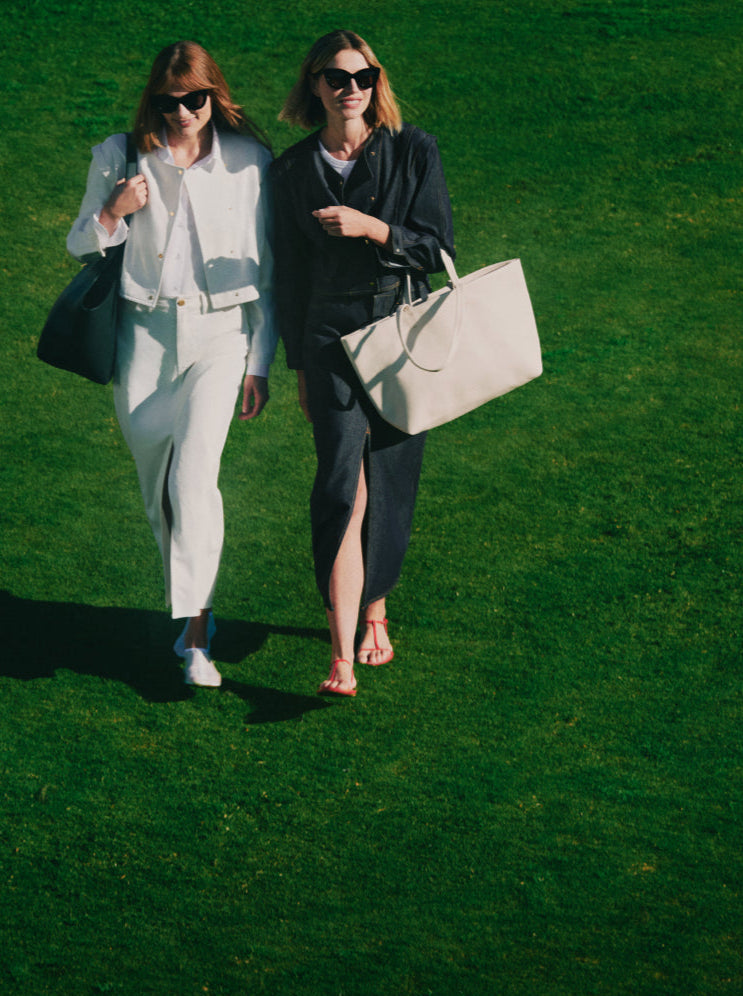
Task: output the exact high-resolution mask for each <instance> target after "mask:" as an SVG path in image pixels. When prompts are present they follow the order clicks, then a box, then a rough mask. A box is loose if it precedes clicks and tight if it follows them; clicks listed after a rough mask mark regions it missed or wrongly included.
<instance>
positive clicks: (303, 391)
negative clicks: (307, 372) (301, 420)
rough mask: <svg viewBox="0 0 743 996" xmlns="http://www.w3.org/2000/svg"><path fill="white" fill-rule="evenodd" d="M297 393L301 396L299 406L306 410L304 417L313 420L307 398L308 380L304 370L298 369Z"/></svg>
mask: <svg viewBox="0 0 743 996" xmlns="http://www.w3.org/2000/svg"><path fill="white" fill-rule="evenodd" d="M297 394H298V396H299V407H300V408H301V409H302V411H303V412H304V417H305V418H306V419H307V421H308V422H311V421H312V416H311V415H310V405H309V401H308V400H307V381H306V379H305V376H304V370H297Z"/></svg>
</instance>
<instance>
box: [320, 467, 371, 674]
mask: <svg viewBox="0 0 743 996" xmlns="http://www.w3.org/2000/svg"><path fill="white" fill-rule="evenodd" d="M366 501H367V490H366V475H365V473H364V467H363V464H362V467H361V472H360V473H359V483H358V486H357V488H356V500H355V501H354V506H353V511H352V512H351V519H350V522H349V523H348V528H347V529H346V534H345V536H344V537H343V540H342V542H341V546H340V549H339V551H338V556H337V557H336V558H335V563H334V564H333V570H332V572H331V575H330V601H331V602H332V604H333V606H334V609H333V611H332V612H331V611H330V610H329V609H328V610H327V616H328V625H329V626H330V640H331V643H332V646H333V660H334V661H337V660H341V661H343V662H344V663H341V664H339V665H338V666H337V667H336V671H335V677H334V678H333V680H332V681H331V680H330V679H328V680H327V681H324V682H323V683H322V685H321V686H320V688H335V689H344V690H350V689H351V688H353V687H354V684H355V680H354V677H353V651H354V640H355V638H356V624H357V622H358V618H359V605H360V604H361V592H362V591H363V587H364V556H363V551H362V546H361V527H362V525H363V522H364V515H365V514H366Z"/></svg>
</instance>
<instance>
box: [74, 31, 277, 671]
mask: <svg viewBox="0 0 743 996" xmlns="http://www.w3.org/2000/svg"><path fill="white" fill-rule="evenodd" d="M133 135H134V139H135V142H136V145H137V149H138V162H137V170H138V171H137V174H136V175H135V176H134V177H132V178H131V179H127V178H126V147H127V142H126V136H125V135H123V134H118V135H112V136H111V137H110V138H108V139H106V141H105V142H103V143H102V144H101V145H97V146H96V147H95V148H94V149H93V160H92V163H91V166H90V170H89V174H88V184H87V189H86V191H85V196H84V198H83V202H82V206H81V208H80V214H79V217H78V218H77V220H76V221H75V224H74V225H73V226H72V230H71V231H70V234H69V236H68V238H67V247H68V249H69V251H70V252H71V253H72V254H73V255H74V256H76V257H77V258H78V259H82V260H87V259H92V258H95V257H96V256H97V255H99V254H105V252H106V251H107V249H108V248H110V247H112V246H115V245H118V244H120V243H122V242H125V243H126V245H125V250H124V259H123V265H122V273H121V284H120V296H121V307H120V309H119V312H120V317H119V326H118V330H117V362H116V372H115V376H114V403H115V407H116V414H117V416H118V420H119V424H120V426H121V430H122V433H123V435H124V438H125V440H126V442H127V444H128V446H129V448H130V450H131V452H132V455H133V457H134V460H135V463H136V467H137V473H138V476H139V482H140V486H141V490H142V495H143V497H144V502H145V509H146V512H147V516H148V519H149V522H150V525H151V527H152V531H153V533H154V535H155V539H156V540H157V543H158V546H159V549H160V553H161V555H162V561H163V569H164V575H165V591H166V601H167V603H168V604H170V605H171V607H172V615H173V618H175V619H177V618H181V619H185V620H186V621H185V627H184V629H183V632H182V633H181V634H180V636H179V637H178V639H177V640H176V642H175V647H174V649H175V651H176V653H177V654H178V655H179V656H181V657H182V658H183V659H184V660H185V680H186V682H187V683H188V684H193V685H204V686H210V687H215V686H217V685H219V684H220V683H221V676H220V674H219V672H218V670H217V669H216V667H215V665H214V662H213V661H212V659H211V657H210V641H211V638H212V635H213V633H214V630H215V624H214V619H213V615H212V602H213V597H214V591H215V586H216V582H217V573H218V570H219V563H220V558H221V553H222V544H223V536H224V522H223V509H222V497H221V494H220V492H219V488H218V481H217V479H218V474H219V465H220V460H221V455H222V449H223V447H224V443H225V440H226V437H227V431H228V428H229V425H230V422H231V419H232V415H233V413H234V408H235V401H236V397H237V394H238V390H239V387H240V384H241V383H242V411H241V415H240V417H241V418H242V419H252V418H255V417H256V416H257V415H258V414H259V413H260V412H261V411H262V409H263V407H264V406H265V404H266V402H267V401H268V369H269V366H270V364H271V361H272V359H273V355H274V351H275V347H276V341H277V333H276V329H275V322H274V317H273V300H272V295H271V280H272V255H271V251H270V247H269V242H268V223H269V219H268V212H267V198H266V192H265V182H264V181H265V178H266V172H267V170H268V167H269V165H270V162H271V159H272V157H271V153H270V150H269V148H268V147H267V144H266V143H265V141H264V140H263V138H262V137H261V135H260V133H259V132H258V130H257V129H256V127H255V126H254V125H253V124H252V123H251V122H250V120H249V119H248V118H247V117H246V116H245V114H244V113H243V111H242V109H241V108H240V107H239V105H237V104H235V103H234V102H233V101H232V99H231V97H230V92H229V89H228V86H227V83H226V82H225V79H224V76H223V75H222V72H221V70H220V69H219V67H218V66H217V64H216V63H215V61H214V59H212V57H211V56H210V55H209V53H208V52H206V51H205V50H204V49H203V48H202V47H201V46H200V45H198V44H196V43H195V42H190V41H179V42H176V43H174V44H173V45H169V46H168V47H167V48H164V49H163V50H162V51H161V52H160V53H159V55H158V56H157V57H156V59H155V61H154V64H153V66H152V70H151V73H150V78H149V81H148V83H147V85H146V87H145V88H144V92H143V94H142V98H141V100H140V103H139V109H138V111H137V115H136V121H135V125H134V132H133ZM126 218H128V219H129V221H128V223H127V222H126V221H125V219H126Z"/></svg>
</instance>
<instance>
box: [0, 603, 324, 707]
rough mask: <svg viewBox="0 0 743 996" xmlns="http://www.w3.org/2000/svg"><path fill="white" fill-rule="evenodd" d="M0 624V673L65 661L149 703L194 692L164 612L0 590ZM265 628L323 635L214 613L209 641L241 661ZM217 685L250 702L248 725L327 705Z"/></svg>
mask: <svg viewBox="0 0 743 996" xmlns="http://www.w3.org/2000/svg"><path fill="white" fill-rule="evenodd" d="M0 624H1V625H2V632H3V652H2V654H1V655H0V676H2V677H6V678H15V679H18V680H21V681H29V680H32V679H34V678H50V677H53V676H54V674H55V673H56V671H57V670H58V669H60V668H64V669H67V670H70V671H74V672H76V673H78V674H92V675H98V676H99V677H101V678H104V679H107V680H110V681H120V682H124V683H125V684H127V685H129V686H130V687H131V688H133V689H134V690H135V691H136V692H137V694H139V695H141V696H142V698H143V699H146V700H147V701H149V702H174V701H178V700H183V699H188V698H190V697H191V696H192V695H194V694H195V691H194V689H192V688H190V687H189V686H188V685H185V684H184V683H183V673H182V671H181V668H180V666H179V663H178V658H177V657H176V656H175V655H174V654H173V652H172V650H171V647H172V643H173V640H174V639H175V636H176V635H177V633H174V627H173V622H172V620H171V619H170V618H169V616H168V615H167V613H165V612H147V611H144V610H141V609H119V608H99V607H96V606H92V605H80V604H76V603H74V602H39V601H34V600H33V599H28V598H17V597H16V596H15V595H11V594H10V592H7V591H0ZM270 633H282V634H289V635H293V636H301V637H306V638H307V639H318V640H326V639H327V636H326V634H325V632H324V631H323V630H315V629H298V628H294V627H289V626H271V625H269V624H267V623H256V622H244V621H241V620H229V619H228V620H221V619H220V621H219V624H218V632H217V635H216V636H215V638H214V644H213V647H214V652H215V657H216V658H217V659H218V660H221V661H226V662H228V663H239V662H240V661H242V660H243V659H244V658H245V657H247V656H249V655H250V654H254V653H256V652H257V651H258V650H259V649H260V648H261V647H262V646H263V644H264V643H265V641H266V638H267V637H268V635H269V634H270ZM221 690H222V691H227V692H231V693H232V694H234V695H238V696H239V697H240V698H241V699H243V700H244V701H246V702H248V703H249V704H250V706H251V712H250V713H249V715H248V716H247V717H246V720H245V722H246V723H247V724H256V723H278V722H283V721H286V720H290V719H298V718H299V717H300V716H302V715H303V714H304V713H306V712H309V711H311V710H313V709H322V708H324V707H325V706H326V705H327V701H326V700H323V699H319V698H317V697H316V696H314V695H300V694H295V693H294V692H286V691H282V690H280V689H277V688H268V687H265V686H261V685H248V684H245V683H243V682H240V681H233V680H232V679H225V680H223V682H222V688H221Z"/></svg>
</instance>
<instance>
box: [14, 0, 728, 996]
mask: <svg viewBox="0 0 743 996" xmlns="http://www.w3.org/2000/svg"><path fill="white" fill-rule="evenodd" d="M3 17H4V40H5V46H6V51H5V54H4V60H3V84H2V86H3V91H4V93H3V95H4V98H5V99H4V108H5V113H6V127H5V128H4V129H3V130H2V133H1V134H0V166H1V167H2V175H3V192H2V197H1V198H0V223H1V224H2V231H3V236H4V237H3V240H2V246H1V247H0V254H1V259H0V328H1V330H2V337H1V338H0V377H1V378H2V379H1V380H0V384H1V388H0V390H1V391H2V398H1V403H0V425H1V428H2V461H0V498H1V500H0V518H1V521H2V538H3V539H2V542H3V546H2V559H1V560H0V564H1V567H0V571H2V577H1V580H0V607H1V609H2V619H3V623H4V627H3V630H4V632H3V657H2V664H1V665H0V747H1V748H2V768H1V769H0V770H1V773H2V782H1V784H0V885H1V886H2V914H1V915H0V952H2V953H1V954H0V990H1V991H2V992H3V993H8V994H13V996H15V994H21V993H22V994H24V996H27V994H33V996H52V994H53V996H68V994H73V993H74V994H75V996H87V994H91V996H95V994H99V993H116V994H121V996H149V994H152V996H171V994H178V996H197V994H203V993H209V994H212V996H237V994H244V993H254V992H255V993H267V994H272V996H273V994H276V996H284V994H290V993H291V994H293V996H294V994H308V996H316V994H322V996H326V994H327V996H341V994H342V996H401V994H411V996H429V994H432V996H453V994H457V996H480V994H482V996H491V994H495V993H499V994H504V996H533V994H539V996H584V994H585V996H592V994H597V996H638V994H640V996H733V994H737V993H740V992H742V991H743V956H742V955H741V951H743V931H742V930H741V922H742V921H741V913H740V910H741V865H742V862H741V857H740V843H739V838H740V826H741V774H742V771H741V767H742V751H741V746H742V744H741V741H742V739H743V735H742V734H741V666H740V665H741V637H740V616H741V610H740V601H741V599H740V588H739V583H738V579H739V576H740V568H741V501H740V486H739V477H740V473H739V467H740V429H739V424H740V405H741V344H740V324H741V323H740V315H741V301H740V279H739V261H740V250H741V244H740V232H741V227H742V225H743V212H742V211H741V205H740V195H741V189H742V188H743V173H742V171H741V140H740V125H739V119H740V113H739V109H740V97H741V83H740V78H739V77H740V71H739V67H740V64H741V38H742V37H743V34H742V33H741V29H742V28H743V13H742V12H741V11H740V10H739V8H738V6H737V5H735V4H731V3H728V2H724V0H708V2H704V3H702V2H701V0H696V2H683V0H681V2H677V3H674V4H671V3H670V2H663V0H657V2H654V3H649V2H644V0H614V2H609V0H604V2H583V0H557V2H548V0H524V2H522V3H521V4H519V5H506V4H501V3H494V2H484V0H479V2H472V3H463V2H452V0H449V2H446V3H444V2H443V0H430V2H422V3H416V4H402V5H401V4H399V3H392V2H391V0H380V2H377V3H374V4H369V3H363V4H362V3H359V2H357V0H349V2H348V3H346V4H344V5H333V4H330V3H326V2H324V0H322V2H320V3H315V4H306V3H294V4H291V5H290V6H289V7H288V9H285V5H283V4H279V3H278V2H276V0H266V2H265V3H263V4H260V5H256V6H255V7H254V8H247V7H246V6H245V5H244V4H238V3H235V2H232V0H214V2H212V3H211V4H209V5H208V6H205V5H201V4H194V3H189V2H183V3H179V4H173V3H170V2H167V0H166V2H165V3H162V4H159V5H151V4H149V3H144V2H142V0H121V2H119V3H115V4H102V3H99V2H94V0H76V2H68V3H64V4H62V3H51V2H45V0H36V2H33V0H31V2H29V3H24V4H21V3H16V2H10V3H8V4H6V5H5V7H4V8H3ZM340 25H347V26H350V27H354V28H355V29H356V30H358V31H360V32H361V33H362V34H364V35H365V36H367V37H368V38H369V40H370V41H371V43H372V45H373V47H374V48H375V50H376V51H377V53H378V54H379V55H380V57H381V58H382V60H383V61H384V62H385V64H386V65H387V67H388V69H389V71H390V75H391V78H392V82H393V86H394V88H395V90H396V92H397V93H398V95H399V97H400V99H401V101H402V103H403V107H404V112H405V116H406V117H407V118H408V119H410V120H412V121H414V122H416V123H418V124H420V125H421V126H422V127H424V128H426V129H427V130H429V131H431V132H433V133H434V134H436V135H437V136H438V139H439V144H440V147H441V151H442V155H443V158H444V163H445V169H446V173H447V178H448V182H449V186H450V189H451V193H452V199H453V206H454V213H455V231H456V240H457V250H458V266H459V268H460V270H461V271H462V272H468V271H470V270H472V269H475V268H476V267H478V266H480V265H485V264H487V263H490V262H494V261H495V260H497V259H507V258H511V257H516V256H518V257H520V258H521V259H522V261H523V265H524V269H525V272H526V275H527V280H528V283H529V286H530V289H531V292H532V298H533V302H534V307H535V311H536V315H537V321H538V325H539V328H540V334H541V339H542V345H543V352H544V363H545V372H544V375H543V376H542V378H540V379H539V380H538V381H536V382H534V383H532V384H530V385H528V386H527V387H524V388H522V389H520V390H519V391H516V392H514V393H513V394H512V395H509V396H508V397H506V398H503V399H501V400H500V401H498V402H495V403H493V404H491V405H488V406H485V407H484V408H482V409H480V410H478V411H476V412H473V413H471V414H470V415H468V416H466V417H465V418H463V419H461V420H459V421H458V422H456V423H454V424H452V425H449V426H446V427H443V428H441V429H439V430H436V431H435V432H433V433H432V434H431V436H430V438H429V443H428V448H427V455H426V461H425V466H424V475H423V480H422V484H421V491H420V496H419V502H418V506H417V511H416V521H415V533H414V537H413V542H412V544H411V549H410V553H409V556H408V559H407V561H406V565H405V570H404V575H403V579H402V581H401V584H400V586H399V588H398V589H397V592H396V593H395V595H394V596H393V597H392V598H391V599H390V604H389V614H390V618H391V634H392V635H393V638H394V641H395V646H396V651H397V654H396V658H395V662H394V663H393V664H392V665H390V666H389V667H384V668H379V669H372V668H362V669H360V670H359V674H358V677H359V682H360V686H359V687H360V690H359V695H358V697H357V698H356V699H355V700H354V701H353V702H328V701H327V700H324V699H320V698H318V697H317V696H316V695H315V694H314V691H315V688H316V686H317V684H318V682H319V680H320V679H321V678H322V677H323V676H324V674H325V671H326V667H327V663H328V659H329V658H328V655H329V647H328V644H327V640H326V636H325V629H324V618H323V612H322V608H321V605H320V603H319V599H318V596H317V594H316V591H315V588H314V582H313V578H312V566H311V557H310V551H309V535H308V522H307V501H308V495H309V488H310V486H311V481H312V474H313V461H314V457H313V454H312V446H311V439H310V434H309V430H308V427H307V426H306V424H305V423H304V421H303V419H302V417H301V415H300V413H299V410H298V407H297V404H296V399H295V392H294V384H293V380H292V377H291V376H290V375H289V374H288V373H287V372H286V371H285V370H284V369H283V357H282V356H281V355H280V357H279V361H278V362H277V364H276V367H275V371H274V373H273V375H272V392H273V396H272V400H271V403H270V405H269V407H268V409H267V410H266V412H265V414H264V415H263V416H261V419H260V420H259V422H258V423H256V424H255V425H249V426H248V425H243V424H241V423H237V422H236V423H235V424H234V426H233V428H232V432H231V434H230V437H229V439H228V443H227V447H226V450H225V456H224V461H223V473H222V487H223V493H224V498H225V505H226V511H227V548H226V554H225V559H224V566H223V573H222V576H221V581H220V589H219V599H218V604H217V612H218V617H219V621H220V628H219V633H218V636H217V638H216V640H215V645H214V650H215V655H216V657H217V659H218V661H219V663H220V669H221V670H222V672H223V673H224V675H225V684H224V688H223V690H222V691H220V692H217V693H211V692H208V691H205V690H204V691H202V690H200V691H197V692H193V691H192V690H188V689H186V688H185V687H184V686H183V684H182V681H181V676H180V673H179V671H178V668H177V664H176V661H175V658H173V657H172V655H171V654H170V651H169V645H170V643H171V642H172V639H173V638H174V635H175V632H176V630H177V626H174V624H173V623H172V622H171V621H170V620H169V618H168V616H167V614H166V612H165V611H164V608H163V605H162V592H161V583H160V575H159V564H158V559H157V554H156V551H155V548H154V543H153V541H152V537H151V535H150V533H149V530H148V527H147V525H146V523H145V521H144V515H143V512H142V509H141V507H140V498H139V494H138V489H137V484H136V477H135V473H134V469H133V466H132V463H131V459H130V458H129V456H128V454H127V452H126V448H125V446H124V444H123V441H122V440H121V437H120V434H119V431H118V428H117V426H116V422H115V419H114V416H113V409H112V404H111V397H110V390H109V389H106V388H98V387H96V386H94V385H91V384H87V383H84V382H82V381H78V380H77V379H76V378H73V377H72V376H70V375H67V374H64V373H61V372H57V371H53V370H51V369H50V368H46V367H44V366H43V365H42V364H40V363H38V362H37V361H36V359H35V355H34V354H35V344H36V339H37V336H38V332H39V330H40V328H41V326H42V324H43V320H44V317H45V313H46V311H47V310H48V308H49V306H50V304H51V302H52V300H53V298H54V296H55V295H56V293H57V292H58V291H59V289H61V287H62V286H63V285H64V283H65V281H66V280H67V279H68V278H69V276H70V274H72V273H73V272H74V269H75V264H74V263H73V262H72V261H71V260H69V259H66V258H65V253H64V238H65V235H66V232H67V230H68V228H69V225H70V224H71V222H72V220H73V218H74V217H75V214H76V212H77V208H78V204H79V199H80V196H81V193H82V190H83V184H84V179H85V173H86V170H87V164H88V159H89V149H90V146H91V145H92V144H94V143H95V142H97V141H101V140H102V139H103V138H104V137H105V136H106V135H107V134H109V133H110V132H112V131H115V130H121V129H124V128H126V127H127V125H128V123H129V119H130V111H131V108H132V107H133V106H134V103H135V101H136V98H137V94H138V92H139V90H140V88H141V85H142V82H143V79H144V77H145V75H146V73H147V71H148V69H149V65H150V63H151V61H152V58H153V56H154V54H155V52H156V51H157V50H158V49H159V48H160V47H161V46H162V45H164V44H167V43H168V42H170V41H172V40H174V39H175V38H176V37H195V38H196V39H197V40H199V41H201V42H202V43H204V44H205V45H206V46H207V48H209V49H210V51H212V53H213V54H214V55H215V57H216V58H217V60H218V61H219V62H220V64H221V65H222V66H223V68H224V69H225V72H226V75H227V78H228V80H229V81H230V83H231V84H232V85H233V87H234V90H235V92H236V95H237V97H238V99H240V100H241V101H243V102H244V103H245V104H246V106H247V108H248V111H249V113H250V114H251V116H253V117H254V118H255V119H256V120H257V121H258V123H259V124H261V125H262V126H264V127H265V128H267V129H268V131H269V132H270V134H271V137H272V140H273V142H274V146H275V149H276V150H277V151H280V150H281V149H283V148H284V147H286V145H288V144H289V143H290V142H292V141H294V140H296V139H297V138H298V137H299V134H298V133H297V132H294V131H292V130H290V129H288V128H287V127H286V126H284V125H280V124H279V123H278V122H276V120H275V118H276V114H277V112H278V109H279V107H280V106H281V102H282V100H283V97H284V95H285V94H286V92H287V90H288V88H289V86H290V85H291V83H292V81H293V78H294V73H295V71H296V68H297V66H298V63H299V61H300V60H301V58H302V56H303V55H304V52H305V50H306V48H307V46H308V44H309V43H310V42H311V41H312V40H313V39H314V38H315V37H316V36H317V35H318V34H320V33H321V32H323V31H326V30H329V29H330V28H333V27H336V26H340Z"/></svg>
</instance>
